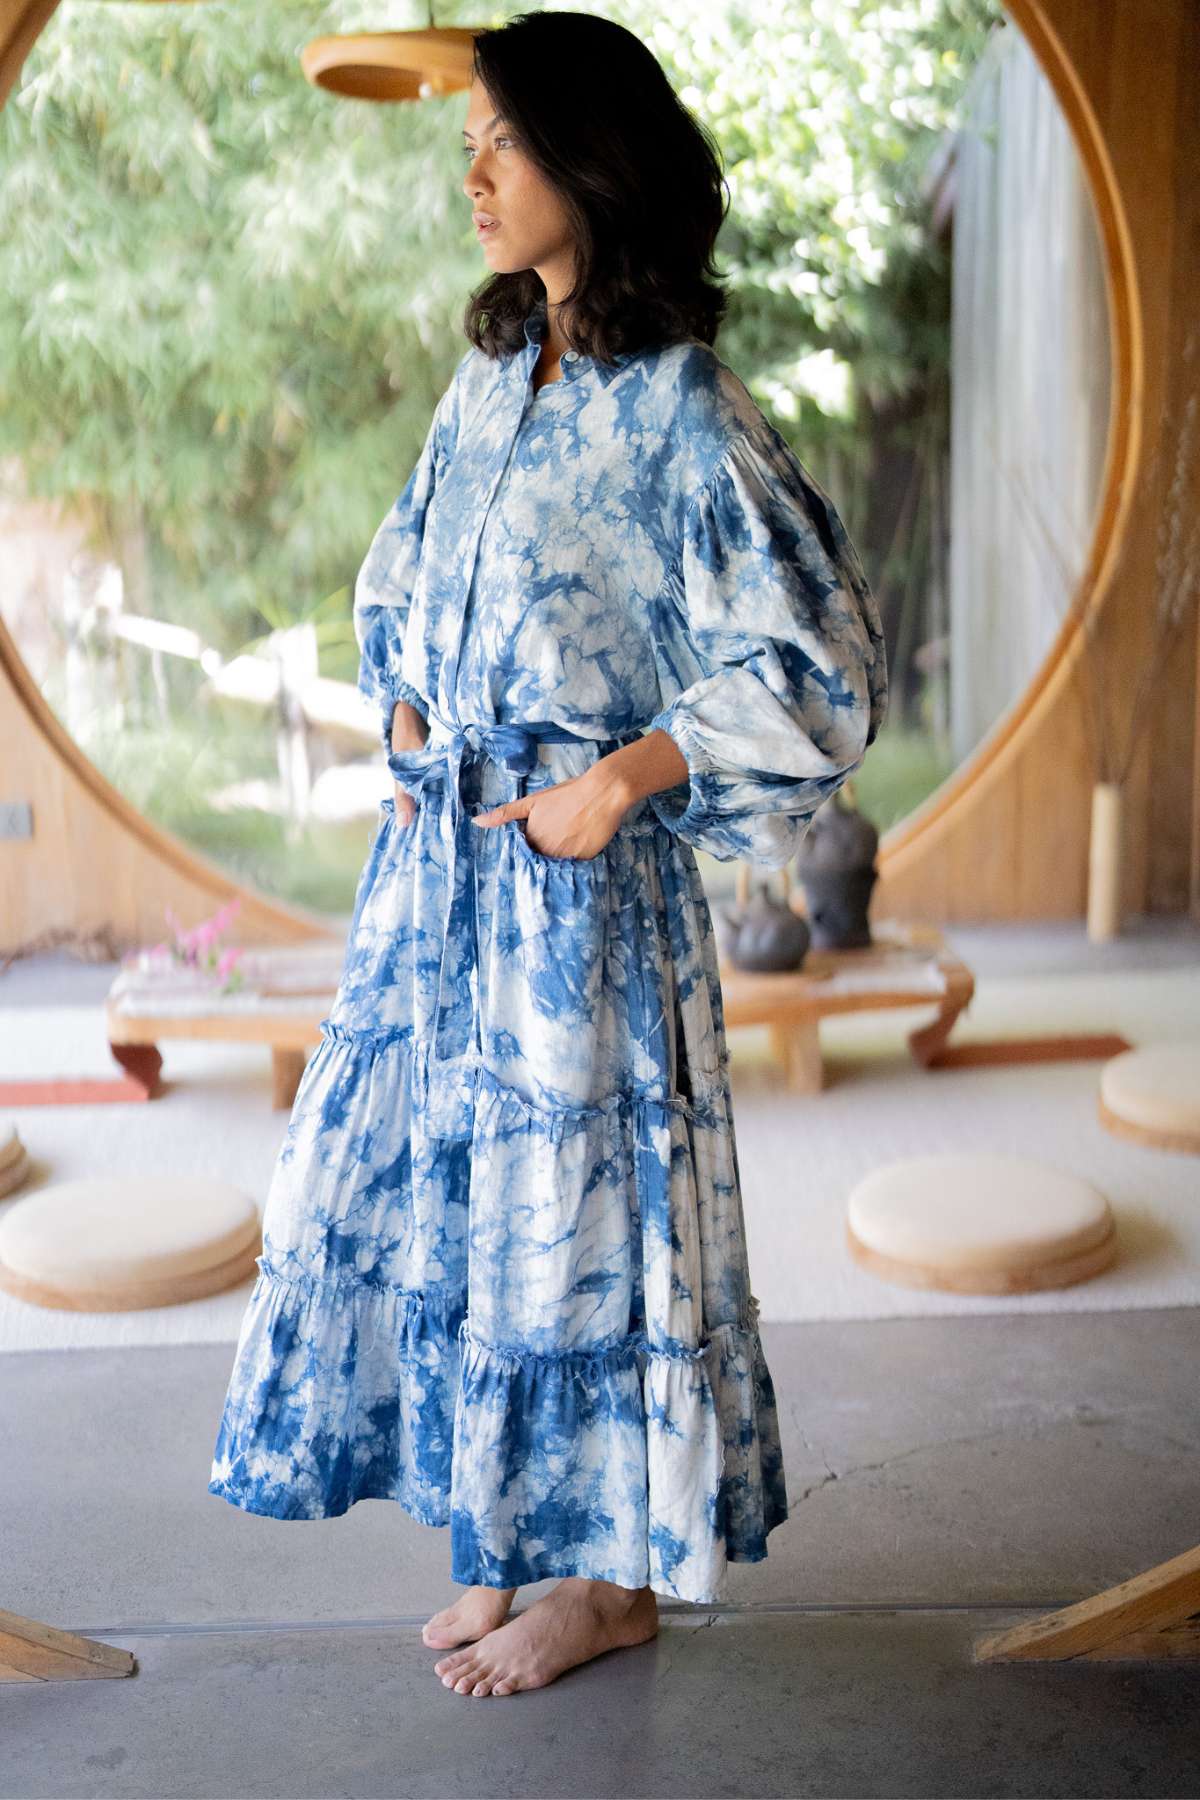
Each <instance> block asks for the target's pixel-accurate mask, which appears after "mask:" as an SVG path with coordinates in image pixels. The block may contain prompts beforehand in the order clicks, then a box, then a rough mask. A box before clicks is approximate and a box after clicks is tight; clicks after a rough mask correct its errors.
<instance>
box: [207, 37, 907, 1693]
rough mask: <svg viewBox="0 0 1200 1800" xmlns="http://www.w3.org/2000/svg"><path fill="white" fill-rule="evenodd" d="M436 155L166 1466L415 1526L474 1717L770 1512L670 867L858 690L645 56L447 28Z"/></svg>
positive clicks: (872, 635)
mask: <svg viewBox="0 0 1200 1800" xmlns="http://www.w3.org/2000/svg"><path fill="white" fill-rule="evenodd" d="M464 154H465V157H466V165H467V166H466V174H465V179H464V181H463V192H464V194H465V196H466V197H467V199H468V200H469V201H470V203H471V205H472V207H473V209H474V214H475V218H476V224H477V227H478V228H479V230H480V243H481V246H482V250H483V254H484V256H485V257H486V258H487V261H488V264H489V266H490V270H491V274H490V278H489V279H488V280H487V281H486V282H485V283H484V285H483V287H482V289H481V290H480V291H479V292H478V293H477V294H476V296H475V297H474V300H473V302H472V303H471V305H470V307H469V309H468V313H467V318H466V331H467V336H468V337H469V338H470V340H471V346H472V347H471V348H470V349H469V350H468V351H467V353H466V355H465V356H464V357H463V358H462V360H461V361H460V362H459V364H458V367H457V369H456V370H455V373H454V376H453V379H452V380H451V382H450V385H449V387H448V388H447V390H446V392H445V393H444V395H443V396H442V399H441V400H440V401H439V403H438V406H437V408H436V411H435V414H434V418H433V422H432V425H431V427H430V431H429V435H428V438H427V441H426V443H425V447H424V450H423V452H422V455H421V457H420V460H419V461H418V463H417V466H416V468H415V469H414V470H413V472H412V475H411V477H410V479H409V481H408V483H407V485H406V487H405V488H404V491H403V493H402V494H401V495H400V498H399V499H398V500H397V501H396V502H395V504H394V506H393V507H392V509H391V511H390V512H389V513H388V515H387V517H386V518H385V519H384V521H383V523H382V524H381V526H380V527H379V530H378V532H377V534H376V536H375V539H374V541H373V543H372V544H371V547H370V549H369V551H368V554H367V556H366V559H365V561H364V563H363V566H362V569H361V572H360V574H359V577H358V581H357V584H356V588H355V602H354V616H355V626H356V632H357V636H358V642H359V644H360V647H361V650H362V663H361V677H360V685H361V686H362V687H363V688H364V690H365V691H366V692H367V693H369V694H371V695H373V696H375V697H377V698H378V700H379V702H380V704H381V708H382V715H383V732H384V742H385V745H386V746H387V748H388V751H389V755H388V764H389V768H390V769H391V772H392V774H393V776H394V778H395V794H394V797H393V798H390V799H388V800H385V801H384V802H383V817H382V820H381V822H380V826H379V830H378V832H377V834H376V836H375V838H374V840H373V842H372V846H371V850H370V854H369V856H368V858H367V862H366V866H365V868H364V870H363V873H362V876H361V879H360V882H359V887H358V892H357V895H356V899H355V907H354V913H353V917H352V922H351V929H350V935H349V941H348V945H347V952H346V961H345V968H344V974H343V978H342V981H341V984H340V987H339V991H338V994H337V997H336V1000H335V1003H334V1006H333V1010H332V1012H331V1015H330V1017H329V1018H328V1019H327V1020H325V1021H323V1023H322V1042H321V1044H320V1046H319V1047H318V1049H317V1050H316V1051H315V1053H314V1054H313V1056H312V1057H311V1058H310V1060H309V1062H308V1065H307V1067H306V1069H305V1072H304V1077H303V1080H302V1082H301V1085H300V1088H299V1090H298V1092H297V1095H296V1102H295V1107H294V1110H293V1114H292V1118H291V1121H290V1124H289V1126H288V1131H287V1135H286V1139H285V1142H284V1145H283V1147H282V1149H281V1152H280V1156H279V1160H278V1164H277V1167H276V1170H275V1174H274V1178H273V1181H272V1186H271V1189H270V1193H269V1196H268V1201H267V1208H266V1214H265V1217H264V1232H263V1256H262V1257H260V1259H259V1276H258V1279H257V1281H256V1283H255V1286H254V1290H253V1293H252V1296H251V1299H250V1302H249V1305H248V1308H247V1313H246V1317H245V1321H244V1323H243V1327H242V1332H241V1337H240V1340H239V1344H238V1351H237V1358H236V1362H235V1366H234V1371H233V1375H232V1378H231V1381H230V1385H229V1393H228V1396H227V1399H226V1403H225V1410H224V1414H223V1417H222V1420H221V1423H220V1429H219V1434H218V1439H217V1445H216V1453H215V1456H214V1460H213V1470H212V1480H211V1482H210V1484H209V1485H210V1489H211V1491H212V1492H213V1493H216V1494H220V1495H222V1496H224V1497H225V1498H226V1499H228V1500H230V1501H232V1502H233V1503H234V1504H235V1505H238V1506H240V1507H243V1508H245V1509H246V1510H247V1511H250V1512H258V1513H264V1514H267V1515H269V1516H271V1517H274V1518H306V1519H311V1518H326V1517H330V1516H333V1515H336V1514H340V1513H344V1512H345V1511H346V1510H347V1508H348V1507H350V1506H352V1505H353V1504H354V1503H355V1502H356V1501H358V1500H362V1499H366V1498H378V1499H390V1500H396V1501H399V1503H400V1504H401V1505H402V1506H404V1507H405V1508H406V1509H407V1510H408V1511H409V1512H410V1513H411V1514H412V1515H413V1516H414V1517H416V1518H417V1519H420V1520H423V1521H424V1522H425V1523H427V1524H430V1525H447V1524H448V1525H449V1527H450V1547H451V1579H452V1580H453V1581H454V1582H456V1583H459V1584H461V1585H462V1586H463V1587H465V1589H466V1592H465V1593H464V1594H462V1595H461V1596H460V1597H459V1598H458V1599H457V1600H456V1601H455V1602H454V1604H452V1605H451V1606H448V1607H447V1608H445V1609H443V1610H442V1611H440V1612H438V1613H436V1614H435V1615H434V1617H433V1618H432V1619H431V1620H430V1621H429V1622H428V1624H427V1625H426V1626H425V1629H424V1633H423V1635H424V1639H425V1642H426V1643H427V1644H429V1645H430V1646H431V1647H436V1648H439V1649H444V1650H447V1651H448V1652H450V1654H447V1655H444V1656H442V1657H441V1658H439V1660H438V1661H437V1662H436V1663H435V1665H434V1666H435V1670H436V1672H437V1673H438V1674H439V1675H440V1676H441V1678H442V1680H443V1681H444V1682H445V1684H446V1685H447V1686H449V1687H452V1688H453V1689H454V1690H455V1691H456V1692H458V1693H471V1694H473V1695H484V1694H509V1693H513V1692H517V1691H519V1690H521V1689H523V1688H529V1687H538V1686H542V1685H544V1684H545V1683H546V1682H547V1681H550V1680H553V1679H554V1677H555V1676H556V1675H558V1674H559V1673H561V1672H562V1670H563V1669H565V1668H568V1667H570V1666H571V1665H572V1664H575V1663H579V1662H582V1661H584V1660H585V1659H586V1658H588V1657H591V1656H594V1655H596V1654H598V1653H599V1652H600V1651H602V1650H606V1649H610V1648H612V1647H614V1646H616V1645H620V1644H633V1643H640V1642H642V1641H644V1640H645V1639H646V1638H648V1637H651V1636H653V1635H654V1633H655V1631H656V1630H657V1603H656V1599H655V1596H656V1595H657V1594H667V1595H671V1596H674V1597H677V1598H682V1599H687V1600H693V1601H711V1600H715V1599H718V1598H720V1597H721V1595H722V1592H723V1581H724V1576H725V1572H726V1567H727V1564H728V1563H730V1562H752V1561H759V1560H761V1559H762V1558H763V1557H764V1556H765V1555H766V1553H767V1552H766V1539H767V1535H768V1533H769V1532H770V1531H772V1530H773V1529H774V1528H775V1526H777V1525H779V1524H780V1523H781V1522H782V1521H783V1520H784V1519H785V1518H786V1517H787V1510H788V1508H787V1496H786V1492H785V1486H784V1479H783V1467H782V1458H781V1453H780V1444H779V1431H778V1422H777V1416H776V1403H775V1394H774V1390H773V1387H772V1382H771V1377H770V1373H769V1371H768V1368H767V1365H766V1362H765V1359H764V1356H763V1350H762V1344H761V1341H760V1338H759V1333H758V1325H757V1318H758V1307H757V1301H756V1299H755V1297H754V1295H753V1294H752V1292H751V1291H750V1282H749V1275H748V1269H747V1260H746V1239H745V1230H744V1223H743V1216H742V1201H741V1191H740V1185H739V1174H738V1163H737V1152H736V1147H735V1142H734V1130H733V1116H732V1110H731V1102H730V1092H729V1073H728V1057H727V1051H726V1041H725V1031H724V1023H723V1017H722V1010H721V992H720V986H719V981H718V975H717V963H716V956H715V952H714V942H713V933H712V924H711V919H710V915H709V909H708V906H707V903H706V900H705V895H704V890H703V888H702V886H701V882H700V877H699V872H698V868H697V863H696V858H695V850H696V849H697V848H703V849H705V850H707V851H710V852H711V853H712V854H713V855H715V856H717V857H720V858H723V859H729V858H733V857H746V858H749V859H751V860H752V861H754V862H755V863H758V864H761V865H764V866H767V867H780V866H782V865H783V864H784V863H785V862H786V861H787V860H788V859H789V858H790V857H791V856H792V854H793V853H794V851H795V849H796V847H797V845H798V844H799V842H800V840H801V838H802V836H803V835H804V832H805V830H806V828H807V825H808V822H809V820H810V819H811V817H812V814H813V812H814V810H815V809H816V807H817V806H818V805H819V804H820V803H821V802H822V801H823V800H824V799H826V798H827V797H828V796H829V795H830V794H832V793H833V792H834V791H835V790H836V789H837V788H838V787H839V785H840V784H841V783H842V782H843V781H844V780H845V779H846V777H847V776H848V775H850V774H851V773H852V772H853V770H854V769H855V768H857V767H858V765H859V764H860V762H861V760H862V757H863V755H864V753H865V751H866V749H867V747H868V745H869V744H870V743H871V742H872V740H873V739H874V737H875V735H876V733H877V731H878V729H879V726H880V723H881V722H882V718H883V712H884V707H885V701H886V676H885V666H884V652H883V643H882V637H881V633H880V629H879V620H878V616H877V611H876V607H875V603H874V600H873V598H872V596H871V594H870V592H869V589H868V586H867V583H866V580H865V578H864V576H863V573H862V569H861V566H860V564H859V561H858V559H857V557H856V555H855V553H854V550H853V548H852V547H851V545H850V543H849V542H848V541H847V538H846V534H845V531H844V530H843V528H842V525H841V522H840V520H839V519H838V516H837V514H836V512H835V511H834V508H833V507H832V505H831V504H830V502H829V501H828V499H827V498H826V496H825V495H824V494H823V493H822V492H821V490H820V489H819V488H818V487H817V485H816V484H815V483H814V482H813V481H812V480H811V478H810V477H809V476H808V475H807V473H806V472H805V471H804V469H803V468H802V467H801V465H800V463H799V462H798V461H797V459H796V458H795V456H794V455H793V454H792V452H791V451H790V450H789V448H788V447H787V445H786V444H785V442H784V440H783V439H782V437H781V436H780V435H779V434H778V433H777V432H776V431H775V430H774V429H773V428H772V427H771V426H770V424H769V423H768V422H767V420H766V419H765V417H764V416H763V414H762V413H761V412H760V411H759V409H758V408H757V406H756V405H755V404H754V402H753V401H752V399H751V398H750V396H749V394H748V392H747V391H746V389H745V387H744V386H743V385H742V383H741V382H740V381H739V380H738V378H737V377H736V376H735V375H734V374H733V373H732V372H731V371H730V370H729V369H728V368H727V367H726V366H725V364H724V363H722V362H721V361H720V360H719V358H718V357H717V356H716V355H715V353H714V351H713V350H712V348H711V344H712V340H713V338H714V337H715V335H716V329H717V325H718V323H719V321H720V318H721V316H722V313H723V310H724V304H725V301H724V296H723V294H722V292H721V291H720V289H719V288H717V287H716V286H715V284H714V283H713V282H712V280H711V279H710V276H711V274H712V263H711V255H712V250H713V245H714V242H715V239H716V235H717V231H718V228H719V226H720V223H721V220H722V217H723V214H724V203H723V183H722V177H721V173H720V166H719V163H718V161H717V158H716V155H715V153H714V151H713V149H712V147H711V145H710V143H709V140H708V139H707V137H706V135H705V134H704V133H703V131H702V130H701V128H700V127H699V126H698V125H697V123H696V122H695V120H694V119H693V118H692V117H691V116H690V114H688V112H687V111H686V110H685V109H684V108H683V107H682V106H681V105H680V103H679V102H678V100H677V99H676V96H675V95H674V93H673V91H672V90H671V88H670V86H669V84H668V82H667V81H666V79H665V77H664V75H663V73H662V71H661V69H660V68H659V65H658V64H657V62H656V61H655V59H654V57H653V56H652V55H651V54H650V52H649V51H648V50H647V49H646V48H645V46H644V45H642V44H641V43H640V42H639V41H638V39H637V38H636V37H634V36H632V35H631V34H630V33H629V32H627V31H626V30H624V29H623V28H622V27H620V26H618V25H616V24H613V23H611V22H609V21H607V20H604V19H601V18H598V17H593V16H591V15H589V14H583V13H556V12H548V13H534V14H525V15H522V16H520V17H518V18H516V19H514V20H512V21H511V22H509V23H508V24H506V25H505V26H503V27H501V28H499V29H497V30H494V31H484V32H482V33H480V34H479V37H478V39H477V43H476V62H475V72H474V79H473V81H472V85H471V89H470V94H469V101H468V110H467V115H466V126H465V130H464ZM548 1576H557V1577H558V1578H559V1580H558V1583H557V1585H556V1586H555V1587H554V1588H553V1589H552V1590H550V1591H549V1592H548V1593H547V1594H546V1595H545V1596H543V1597H542V1598H540V1599H539V1600H538V1601H537V1602H536V1603H535V1604H533V1605H532V1606H529V1607H527V1608H525V1609H524V1610H523V1611H521V1612H520V1613H519V1614H517V1615H516V1616H514V1617H513V1618H512V1619H509V1620H507V1622H505V1620H506V1615H507V1614H508V1612H509V1609H510V1605H511V1602H512V1599H513V1596H514V1594H515V1593H516V1590H517V1587H518V1586H519V1585H521V1584H522V1583H525V1582H531V1581H538V1580H542V1579H545V1578H546V1577H548Z"/></svg>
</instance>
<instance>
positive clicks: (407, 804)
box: [392, 781, 417, 828]
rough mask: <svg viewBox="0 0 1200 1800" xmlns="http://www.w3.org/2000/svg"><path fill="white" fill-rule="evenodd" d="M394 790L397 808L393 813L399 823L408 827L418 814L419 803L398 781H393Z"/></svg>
mask: <svg viewBox="0 0 1200 1800" xmlns="http://www.w3.org/2000/svg"><path fill="white" fill-rule="evenodd" d="M392 790H393V792H394V793H395V796H396V810H395V812H394V813H393V815H392V816H393V818H394V819H395V821H396V823H397V825H400V826H402V827H405V828H407V827H408V826H409V825H411V824H412V822H413V820H414V819H415V818H416V816H417V803H416V801H415V800H414V799H413V797H412V795H411V794H410V793H409V792H408V789H407V788H402V787H401V786H400V783H399V782H398V781H393V782H392Z"/></svg>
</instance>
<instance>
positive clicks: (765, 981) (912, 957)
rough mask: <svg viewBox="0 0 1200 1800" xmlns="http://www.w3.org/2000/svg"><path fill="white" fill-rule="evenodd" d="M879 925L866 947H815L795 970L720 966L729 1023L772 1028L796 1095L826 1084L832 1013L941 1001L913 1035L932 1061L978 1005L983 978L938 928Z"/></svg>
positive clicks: (918, 1053)
mask: <svg viewBox="0 0 1200 1800" xmlns="http://www.w3.org/2000/svg"><path fill="white" fill-rule="evenodd" d="M871 931H872V936H873V938H874V942H873V943H871V944H869V945H866V946H864V947H863V948H862V949H861V950H810V951H809V952H808V954H807V956H806V957H805V959H804V964H803V966H802V967H801V968H800V969H797V970H796V971H795V973H793V974H779V975H752V974H748V973H747V972H746V971H745V970H743V969H735V968H734V967H733V965H732V964H731V963H727V962H725V961H722V963H721V965H720V967H721V992H722V996H723V998H724V1002H725V1023H726V1024H727V1025H768V1026H770V1030H771V1043H772V1048H773V1050H774V1052H775V1054H776V1056H777V1057H778V1058H779V1060H780V1062H781V1063H782V1064H783V1068H784V1071H785V1073H786V1075H787V1082H788V1086H789V1087H790V1088H791V1090H792V1091H793V1093H797V1094H816V1093H819V1092H820V1091H821V1089H822V1088H823V1087H824V1085H825V1067H824V1062H823V1060H822V1057H821V1039H820V1024H821V1020H822V1019H824V1018H828V1017H829V1016H830V1014H832V1013H847V1012H876V1011H881V1010H882V1009H884V1008H888V1007H896V1006H928V1005H930V1004H933V1005H935V1006H936V1007H937V1009H938V1010H937V1017H936V1018H935V1019H933V1020H932V1021H931V1022H930V1023H929V1024H927V1025H922V1026H919V1027H918V1028H917V1029H916V1030H914V1031H910V1032H909V1034H908V1043H909V1048H910V1049H911V1050H912V1053H913V1055H914V1056H915V1057H916V1058H917V1060H918V1062H920V1063H922V1064H924V1065H925V1066H926V1067H929V1066H931V1065H932V1064H933V1063H935V1062H936V1061H937V1059H938V1055H939V1053H940V1052H941V1051H942V1049H943V1048H944V1046H945V1043H946V1039H947V1038H948V1037H949V1035H950V1032H951V1030H952V1029H953V1026H954V1021H955V1020H956V1019H957V1018H958V1016H959V1014H960V1013H961V1012H962V1011H963V1010H964V1008H965V1007H967V1006H968V1005H969V1004H970V1001H971V996H972V995H973V994H974V992H975V977H974V976H973V975H972V973H971V971H970V969H969V968H968V967H967V966H966V964H965V963H963V962H961V961H960V960H959V958H958V957H957V956H956V955H955V954H954V952H953V951H952V950H950V949H949V948H948V947H947V945H946V943H945V940H944V939H943V937H942V934H941V932H940V931H938V930H937V928H936V926H933V925H907V924H904V923H902V922H900V921H898V920H892V919H884V920H881V921H880V922H879V923H878V924H875V923H872V926H871Z"/></svg>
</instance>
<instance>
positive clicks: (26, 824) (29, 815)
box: [0, 800, 33, 839]
mask: <svg viewBox="0 0 1200 1800" xmlns="http://www.w3.org/2000/svg"><path fill="white" fill-rule="evenodd" d="M32 836H33V808H32V806H30V804H29V802H28V800H0V839H3V838H31V837H32Z"/></svg>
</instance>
